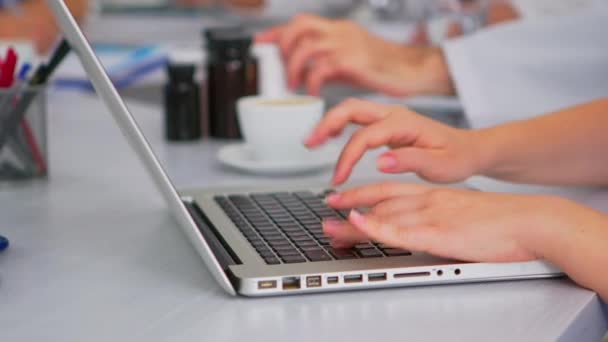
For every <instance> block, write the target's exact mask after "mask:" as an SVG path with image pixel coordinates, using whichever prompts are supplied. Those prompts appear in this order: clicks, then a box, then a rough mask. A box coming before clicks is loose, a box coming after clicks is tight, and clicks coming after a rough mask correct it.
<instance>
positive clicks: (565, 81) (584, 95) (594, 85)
mask: <svg viewBox="0 0 608 342" xmlns="http://www.w3.org/2000/svg"><path fill="white" fill-rule="evenodd" d="M443 48H444V53H445V56H446V59H447V61H448V64H449V68H450V72H451V74H452V78H453V80H454V84H455V86H456V89H457V92H458V96H459V97H460V100H461V102H462V105H463V107H464V110H465V112H466V114H467V116H468V118H469V120H470V123H471V125H472V126H473V127H474V128H480V127H487V126H493V125H496V124H499V123H503V122H507V121H513V120H517V119H524V118H529V117H532V116H535V115H540V114H543V113H549V112H553V111H556V110H559V109H563V108H566V107H571V106H574V105H577V104H580V103H584V102H588V101H591V100H594V99H597V98H600V97H606V96H608V2H606V1H600V2H598V3H597V4H595V5H593V6H590V7H589V8H587V9H584V10H580V11H577V12H576V13H573V14H571V15H563V16H555V17H544V18H535V20H522V21H517V22H513V23H509V24H505V25H501V26H496V27H493V28H489V29H486V30H483V31H480V32H477V33H475V34H472V35H470V36H466V37H463V38H458V39H454V40H451V41H448V42H446V43H444V45H443ZM607 114H608V113H607Z"/></svg>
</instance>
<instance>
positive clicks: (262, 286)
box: [258, 280, 277, 290]
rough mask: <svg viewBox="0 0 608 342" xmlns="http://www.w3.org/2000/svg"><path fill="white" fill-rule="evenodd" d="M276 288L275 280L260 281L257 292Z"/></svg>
mask: <svg viewBox="0 0 608 342" xmlns="http://www.w3.org/2000/svg"><path fill="white" fill-rule="evenodd" d="M276 287H277V281H276V280H261V281H258V289H259V290H266V289H274V288H276Z"/></svg>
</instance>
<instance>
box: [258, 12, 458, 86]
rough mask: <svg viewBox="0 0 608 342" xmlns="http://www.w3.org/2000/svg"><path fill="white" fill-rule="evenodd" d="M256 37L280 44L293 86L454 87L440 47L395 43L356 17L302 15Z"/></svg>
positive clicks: (259, 41)
mask: <svg viewBox="0 0 608 342" xmlns="http://www.w3.org/2000/svg"><path fill="white" fill-rule="evenodd" d="M256 42H258V43H276V44H278V45H279V47H280V49H281V52H282V54H283V57H284V60H285V64H286V68H287V75H288V81H289V85H290V87H291V88H297V87H299V86H301V85H306V87H307V89H308V91H309V92H310V93H311V94H313V95H318V94H319V93H320V91H321V88H322V86H323V85H324V84H327V83H329V82H335V81H338V82H344V83H348V84H352V85H356V86H360V87H364V88H368V89H371V90H374V91H379V92H382V93H385V94H387V95H393V96H409V95H417V94H445V95H447V94H452V93H453V92H454V90H453V86H452V83H451V79H450V75H449V71H448V67H447V64H446V62H445V60H444V57H443V53H442V51H441V50H440V49H438V48H430V47H407V46H403V45H400V44H396V43H391V42H388V41H386V40H383V39H382V38H379V37H376V36H374V35H372V34H371V33H369V32H368V31H366V30H365V29H364V28H362V27H360V26H358V25H357V24H355V23H353V22H350V21H346V20H330V19H325V18H322V17H318V16H315V15H299V16H297V17H295V18H294V19H293V20H291V21H290V22H288V23H287V24H284V25H281V26H278V27H274V28H272V29H270V30H268V31H265V32H262V33H260V34H258V35H257V37H256Z"/></svg>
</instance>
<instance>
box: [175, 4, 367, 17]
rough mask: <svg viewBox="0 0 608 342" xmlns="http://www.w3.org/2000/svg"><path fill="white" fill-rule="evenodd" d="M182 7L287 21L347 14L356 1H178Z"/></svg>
mask: <svg viewBox="0 0 608 342" xmlns="http://www.w3.org/2000/svg"><path fill="white" fill-rule="evenodd" d="M176 2H177V4H178V5H181V6H189V7H195V6H212V5H220V6H225V7H226V8H228V9H230V10H233V11H236V12H238V13H242V14H246V15H258V16H261V17H263V18H266V19H272V20H286V19H289V18H291V17H292V16H294V15H296V14H298V13H317V14H325V13H331V12H335V11H337V12H345V11H346V10H347V9H349V8H350V7H351V6H353V5H354V3H355V0H299V1H293V0H176Z"/></svg>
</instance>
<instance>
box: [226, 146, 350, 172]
mask: <svg viewBox="0 0 608 342" xmlns="http://www.w3.org/2000/svg"><path fill="white" fill-rule="evenodd" d="M250 151H251V150H250V148H249V146H247V144H246V143H238V144H231V145H227V146H224V147H222V148H221V149H220V150H219V152H218V153H217V158H218V159H219V161H220V162H221V163H222V164H224V165H227V166H230V167H233V168H235V169H238V170H241V171H246V172H250V173H255V174H261V175H292V174H301V173H307V172H313V171H322V170H326V169H329V168H331V167H332V166H333V165H334V164H335V163H336V161H337V160H338V156H339V155H340V151H341V147H340V146H338V145H331V144H330V145H327V146H323V147H320V148H318V149H316V150H313V151H312V152H311V153H310V155H309V156H307V157H305V158H302V159H299V160H283V161H281V160H277V161H274V160H255V159H253V157H252V155H251V152H250Z"/></svg>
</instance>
